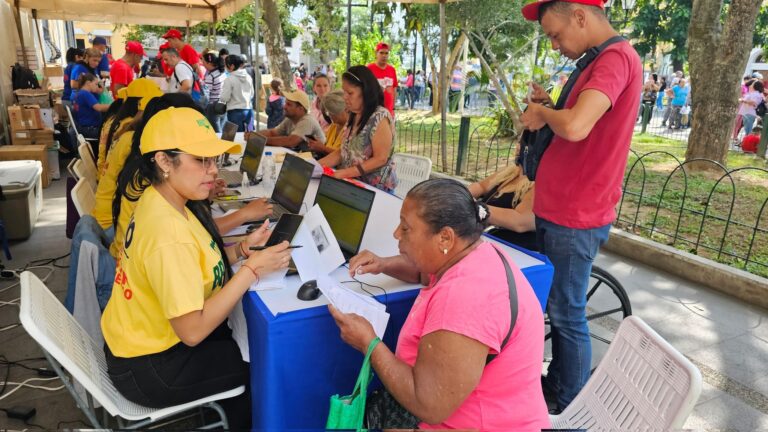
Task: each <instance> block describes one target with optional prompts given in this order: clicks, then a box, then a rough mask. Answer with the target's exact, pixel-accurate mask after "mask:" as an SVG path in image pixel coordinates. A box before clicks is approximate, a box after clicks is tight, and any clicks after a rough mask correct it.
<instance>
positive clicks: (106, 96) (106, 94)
mask: <svg viewBox="0 0 768 432" xmlns="http://www.w3.org/2000/svg"><path fill="white" fill-rule="evenodd" d="M112 102H114V100H113V99H112V93H111V92H110V91H109V90H104V91H103V92H102V93H101V94H100V95H99V103H100V104H105V105H112Z"/></svg>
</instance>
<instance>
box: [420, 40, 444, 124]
mask: <svg viewBox="0 0 768 432" xmlns="http://www.w3.org/2000/svg"><path fill="white" fill-rule="evenodd" d="M418 32H419V36H421V46H422V48H424V56H425V57H426V58H427V60H429V70H430V71H431V74H430V76H431V77H432V114H433V115H434V114H437V112H438V111H440V99H439V95H440V90H439V89H438V87H439V86H438V85H437V82H438V77H437V66H436V65H435V57H434V56H433V54H432V50H430V49H429V40H428V39H427V35H426V34H425V33H424V30H423V29H419V30H418ZM424 73H426V71H424Z"/></svg>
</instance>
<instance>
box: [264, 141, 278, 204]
mask: <svg viewBox="0 0 768 432" xmlns="http://www.w3.org/2000/svg"><path fill="white" fill-rule="evenodd" d="M261 164H262V165H263V167H264V176H263V177H262V184H263V185H264V194H265V195H266V196H272V189H274V188H275V183H276V182H277V169H276V168H275V160H274V159H273V158H272V152H271V151H268V152H266V153H264V160H263V161H262V162H261Z"/></svg>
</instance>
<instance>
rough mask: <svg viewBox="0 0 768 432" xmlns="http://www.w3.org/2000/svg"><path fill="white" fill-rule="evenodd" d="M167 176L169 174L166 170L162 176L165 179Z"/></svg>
mask: <svg viewBox="0 0 768 432" xmlns="http://www.w3.org/2000/svg"><path fill="white" fill-rule="evenodd" d="M169 176H170V174H168V171H164V172H163V178H164V179H167V178H168V177H169Z"/></svg>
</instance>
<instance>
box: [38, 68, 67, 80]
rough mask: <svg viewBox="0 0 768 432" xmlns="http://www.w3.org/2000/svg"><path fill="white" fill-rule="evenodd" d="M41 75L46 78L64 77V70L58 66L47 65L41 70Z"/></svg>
mask: <svg viewBox="0 0 768 432" xmlns="http://www.w3.org/2000/svg"><path fill="white" fill-rule="evenodd" d="M43 74H44V75H45V76H46V77H48V78H51V77H60V76H64V68H63V67H61V66H59V65H47V66H45V68H43Z"/></svg>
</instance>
